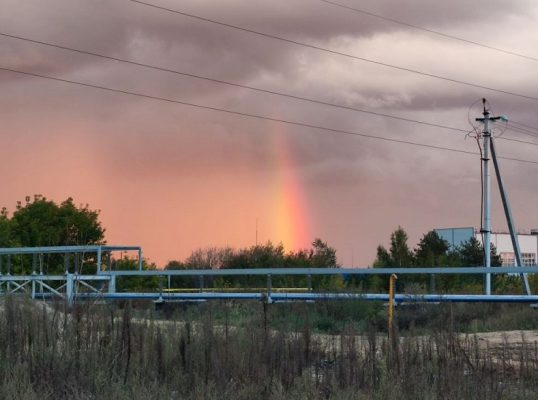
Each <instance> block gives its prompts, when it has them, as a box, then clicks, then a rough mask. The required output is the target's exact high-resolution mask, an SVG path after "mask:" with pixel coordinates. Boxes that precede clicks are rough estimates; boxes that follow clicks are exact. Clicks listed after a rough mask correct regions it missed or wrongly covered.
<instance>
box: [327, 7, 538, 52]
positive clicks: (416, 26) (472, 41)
mask: <svg viewBox="0 0 538 400" xmlns="http://www.w3.org/2000/svg"><path fill="white" fill-rule="evenodd" d="M319 1H321V2H322V3H326V4H330V5H333V6H336V7H340V8H344V9H346V10H350V11H354V12H357V13H360V14H364V15H368V16H370V17H374V18H378V19H382V20H384V21H389V22H393V23H395V24H398V25H403V26H407V27H409V28H413V29H417V30H420V31H424V32H428V33H433V34H434V35H438V36H442V37H444V38H448V39H452V40H457V41H460V42H464V43H468V44H472V45H475V46H479V47H483V48H486V49H489V50H494V51H498V52H500V53H504V54H509V55H511V56H515V57H520V58H524V59H526V60H531V61H536V62H538V58H536V57H532V56H529V55H526V54H521V53H516V52H514V51H510V50H506V49H501V48H500V47H495V46H490V45H488V44H484V43H480V42H476V41H474V40H469V39H465V38H462V37H458V36H454V35H449V34H447V33H443V32H439V31H436V30H433V29H429V28H424V27H423V26H419V25H414V24H410V23H409V22H404V21H400V20H397V19H394V18H390V17H385V16H383V15H380V14H375V13H373V12H370V11H366V10H363V9H359V8H355V7H351V6H346V5H345V4H340V3H336V2H334V1H330V0H319Z"/></svg>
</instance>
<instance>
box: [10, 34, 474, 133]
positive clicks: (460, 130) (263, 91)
mask: <svg viewBox="0 0 538 400" xmlns="http://www.w3.org/2000/svg"><path fill="white" fill-rule="evenodd" d="M0 36H4V37H8V38H12V39H17V40H22V41H26V42H30V43H35V44H40V45H44V46H49V47H54V48H57V49H61V50H68V51H73V52H76V53H79V54H85V55H90V56H94V57H100V58H103V59H107V60H112V61H117V62H121V63H126V64H131V65H136V66H138V67H143V68H149V69H154V70H158V71H162V72H168V73H172V74H177V75H182V76H186V77H189V78H195V79H201V80H205V81H210V82H214V83H219V84H222V85H228V86H234V87H238V88H242V89H248V90H253V91H256V92H260V93H266V94H271V95H275V96H282V97H287V98H290V99H295V100H301V101H306V102H310V103H315V104H320V105H325V106H329V107H334V108H340V109H344V110H349V111H356V112H360V113H364V114H371V115H376V116H378V117H385V118H391V119H396V120H400V121H405V122H411V123H415V124H420V125H427V126H432V127H435V128H442V129H448V130H452V131H456V132H463V133H467V130H466V129H461V128H455V127H452V126H446V125H442V124H436V123H432V122H426V121H419V120H416V119H412V118H405V117H399V116H396V115H391V114H386V113H381V112H377V111H371V110H364V109H360V108H355V107H350V106H344V105H341V104H335V103H331V102H327V101H323V100H318V99H312V98H308V97H302V96H298V95H293V94H288V93H282V92H277V91H276V90H269V89H263V88H258V87H254V86H250V85H244V84H241V83H235V82H229V81H224V80H222V79H216V78H211V77H207V76H202V75H198V74H192V73H188V72H183V71H178V70H175V69H169V68H165V67H159V66H157V65H151V64H145V63H141V62H137V61H133V60H127V59H124V58H119V57H112V56H107V55H104V54H100V53H95V52H92V51H88V50H82V49H77V48H73V47H67V46H63V45H59V44H55V43H50V42H44V41H41V40H36V39H30V38H27V37H23V36H16V35H12V34H8V33H4V32H0Z"/></svg>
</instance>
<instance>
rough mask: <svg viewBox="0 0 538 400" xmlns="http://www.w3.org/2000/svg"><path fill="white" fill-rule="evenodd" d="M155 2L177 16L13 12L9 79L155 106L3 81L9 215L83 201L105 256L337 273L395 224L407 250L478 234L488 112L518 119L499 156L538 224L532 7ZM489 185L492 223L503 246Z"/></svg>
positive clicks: (9, 16) (106, 8) (149, 10)
mask: <svg viewBox="0 0 538 400" xmlns="http://www.w3.org/2000/svg"><path fill="white" fill-rule="evenodd" d="M144 1H146V2H148V3H151V4H154V5H157V6H159V7H164V8H167V9H169V10H175V11H178V12H180V13H182V14H179V13H174V12H171V11H167V10H164V9H158V8H155V7H150V6H148V5H144V4H141V3H137V2H133V1H129V0H106V1H105V0H92V1H87V0H49V1H46V2H44V1H42V0H25V1H23V2H22V1H19V0H0V54H1V56H0V68H7V69H11V70H16V71H22V72H26V73H33V74H38V75H43V76H48V77H54V78H59V79H64V80H68V81H75V82H80V83H84V84H88V85H94V86H100V87H105V88H112V89H115V90H120V91H125V92H131V93H133V92H134V93H138V94H143V95H146V96H150V97H154V98H148V97H141V96H134V95H129V94H125V93H118V92H112V91H107V90H103V89H97V88H95V87H88V86H80V85H75V84H72V83H68V82H60V81H57V80H51V79H45V78H42V77H36V76H29V75H23V74H20V73H16V72H13V71H6V70H0V121H1V123H0V140H1V141H2V146H0V157H1V159H2V161H3V162H2V164H1V166H0V171H1V173H0V177H1V182H2V184H1V189H0V206H5V207H7V208H8V210H10V211H13V210H14V208H15V205H16V202H17V201H18V200H24V199H25V197H26V196H33V195H34V194H42V195H44V196H45V197H47V198H48V199H51V200H54V201H57V202H61V201H63V200H65V199H66V198H68V197H73V199H74V201H75V203H76V204H88V205H89V206H90V208H91V209H96V210H100V219H101V221H102V224H103V226H104V227H105V228H106V239H107V241H108V243H109V244H114V245H140V246H142V247H143V249H144V254H145V256H146V257H148V258H149V260H150V261H152V262H155V263H157V265H158V266H164V265H165V264H166V263H167V262H168V261H170V260H178V259H179V260H181V259H184V258H186V257H187V256H188V255H189V254H190V253H191V252H192V251H194V250H196V249H198V248H205V247H213V246H216V247H224V246H231V247H234V248H242V247H247V246H251V245H254V244H256V243H266V242H267V241H271V242H272V243H280V242H282V243H283V245H284V246H285V248H286V249H287V250H289V251H293V250H298V249H301V248H308V247H309V246H310V244H311V242H312V241H313V240H314V239H315V238H321V239H322V240H323V241H326V242H327V243H328V244H329V245H330V246H333V247H334V248H335V249H336V250H337V255H338V260H339V262H340V263H341V264H342V265H343V266H346V267H351V266H353V267H366V266H368V265H371V264H372V262H373V260H374V259H375V254H376V247H377V246H378V245H379V244H382V245H385V246H387V245H388V241H389V237H390V234H391V232H393V231H394V230H395V229H396V228H397V227H398V226H401V227H403V228H404V229H405V230H406V231H407V233H408V234H409V239H410V245H411V246H415V245H416V243H417V241H418V240H419V239H420V237H421V236H422V235H423V234H424V233H426V232H428V231H429V230H431V229H433V228H441V227H464V226H465V227H466V226H472V227H475V228H476V227H479V226H480V204H481V200H480V199H481V197H480V196H481V194H480V192H481V190H480V189H481V183H480V156H479V154H478V145H477V141H476V140H475V138H474V137H473V135H474V133H473V132H474V131H473V129H479V130H480V129H481V128H480V126H479V125H478V124H477V123H476V122H475V121H474V119H475V118H476V117H480V116H481V112H482V109H481V107H482V105H481V99H482V98H483V97H485V98H487V100H488V104H489V107H490V109H491V111H492V113H493V115H501V114H502V115H506V116H508V118H509V121H510V122H509V124H508V125H506V124H503V123H496V125H495V128H494V130H493V134H494V136H495V137H496V139H495V143H496V147H497V151H498V153H499V155H500V156H503V157H506V158H517V159H522V160H529V161H532V162H520V161H513V160H507V159H502V160H500V164H501V169H502V174H503V178H504V181H505V185H506V188H507V191H508V194H509V198H510V201H511V205H512V211H513V214H514V219H515V222H516V226H517V228H518V229H519V230H521V231H528V230H530V229H532V228H538V213H537V212H536V204H537V197H538V196H537V195H538V178H537V177H538V147H537V146H538V145H537V144H538V137H537V136H538V134H537V133H536V132H537V130H536V129H538V113H537V112H536V111H537V110H538V51H537V50H536V49H538V3H537V2H536V1H533V0H512V1H510V2H507V1H501V0H488V1H486V0H476V1H474V2H472V7H471V6H470V3H469V2H468V1H463V0H454V1H451V2H432V1H429V0H402V1H389V0H375V1H374V0H364V1H358V0H331V1H333V2H336V3H340V4H342V5H345V6H348V7H354V8H359V9H361V10H363V11H367V12H368V13H370V14H365V13H364V12H362V13H361V12H354V11H352V10H350V9H344V8H342V7H338V6H335V5H334V4H329V3H327V2H324V1H321V0H293V1H290V0H274V1H271V2H267V1H261V0H254V1H253V0H248V1H247V0H218V1H216V0H186V1H179V0H144ZM372 13H373V14H376V15H381V16H384V17H386V18H390V19H393V20H398V21H401V22H405V23H406V24H410V25H416V26H420V27H422V28H426V29H428V30H430V31H436V32H441V33H443V34H445V35H446V36H442V35H439V34H434V33H432V32H427V31H424V30H420V29H415V28H413V27H411V26H409V25H402V24H397V23H394V22H391V21H387V20H384V19H380V18H376V17H374V16H372V15H371V14H372ZM185 14H189V15H190V16H187V15H185ZM193 16H196V17H198V18H195V17H193ZM204 19H205V20H204ZM207 19H209V20H214V21H219V22H221V23H223V24H227V25H234V26H238V27H241V28H244V29H243V30H238V29H233V28H231V27H230V26H225V25H223V24H220V25H219V24H215V23H210V22H208V21H207ZM248 30H250V31H257V32H261V33H264V34H265V36H262V35H257V34H254V33H252V32H248ZM6 35H11V37H9V36H6ZM12 36H17V37H22V38H26V39H30V40H33V41H40V42H46V43H51V44H55V45H57V46H63V47H69V48H74V49H78V50H82V51H84V52H91V53H97V54H101V55H106V56H108V57H114V58H118V59H123V60H129V61H132V62H136V63H139V64H146V65H151V66H153V67H158V68H161V69H166V70H169V71H176V72H181V73H182V74H183V75H181V74H178V73H173V72H169V71H168V72H167V71H163V70H158V69H155V68H153V69H152V68H148V67H144V66H141V65H134V64H132V63H131V64H129V63H125V62H120V61H114V60H110V59H104V58H102V57H96V56H92V55H88V54H82V53H80V52H74V51H70V50H66V49H60V48H55V47H51V46H46V45H44V44H38V43H35V42H31V41H28V40H21V39H17V38H13V37H12ZM270 36H278V37H281V38H285V39H288V40H289V41H288V42H285V41H282V40H276V39H274V38H271V37H270ZM447 36H456V37H459V38H464V39H466V40H468V41H471V42H476V43H480V44H484V45H487V46H490V47H494V48H496V49H503V50H507V51H510V52H513V53H517V54H520V55H524V56H526V58H525V57H521V56H517V55H511V54H507V53H505V52H501V51H499V50H495V49H491V48H486V47H484V46H478V45H476V44H472V43H469V42H464V41H461V40H455V39H452V38H449V37H447ZM290 41H292V42H296V43H291V42H290ZM297 42H298V43H302V44H307V45H308V46H304V45H299V44H297ZM320 48H323V49H329V50H331V52H328V51H322V50H320ZM346 55H352V56H354V57H355V58H353V57H349V56H346ZM358 58H362V59H368V60H373V61H375V62H376V63H372V62H366V61H364V60H361V59H358ZM380 63H381V64H390V65H393V66H397V67H399V68H403V69H407V70H415V71H420V72H423V73H425V74H428V75H436V76H441V77H445V78H448V79H449V80H446V79H436V78H433V77H432V76H425V75H421V74H416V73H412V72H409V71H405V70H402V69H395V68H391V67H387V66H386V65H381V64H380ZM185 74H187V75H197V76H201V77H205V78H210V79H213V81H211V80H207V79H205V80H204V79H196V78H194V77H192V76H187V75H185ZM214 80H220V81H226V82H230V83H234V84H239V85H243V86H249V87H254V88H258V89H263V90H265V91H271V92H278V93H283V94H287V95H291V96H295V97H296V98H290V97H284V96H279V95H275V94H270V93H267V92H260V91H256V90H250V89H246V88H240V87H236V86H232V85H226V84H222V83H218V82H215V81H214ZM450 80H452V81H450ZM454 81H463V82H468V83H472V84H473V85H477V86H482V87H488V88H493V89H497V91H492V90H487V89H485V88H479V87H476V86H469V85H463V84H460V83H457V82H454ZM507 92H510V93H515V94H518V95H520V96H517V95H513V94H510V93H507ZM155 97H158V98H165V99H169V100H173V101H175V102H170V101H163V100H158V99H155ZM297 97H301V98H308V99H314V100H316V101H321V102H326V103H331V104H337V105H340V106H344V107H348V108H347V109H345V108H336V107H331V106H327V105H323V104H319V103H312V102H307V101H303V100H299V99H297ZM177 102H180V103H190V104H195V105H198V106H203V107H209V108H212V109H207V108H201V107H194V106H190V105H185V104H179V103H177ZM350 108H354V109H361V110H367V111H371V112H374V113H382V114H389V115H394V116H398V117H401V118H405V119H412V120H418V121H423V122H428V123H431V124H437V125H445V126H449V127H453V128H458V129H461V130H463V132H462V131H454V130H448V129H441V128H437V127H433V126H428V125H424V124H418V123H412V122H409V121H403V120H398V119H394V118H387V117H382V116H376V115H372V114H367V113H361V112H357V111H354V110H350ZM216 109H221V110H222V109H224V110H228V111H232V112H233V113H226V112H222V111H218V110H216ZM234 113H236V114H234ZM237 113H241V114H249V115H258V116H263V117H268V118H271V119H273V120H267V119H259V118H254V117H251V116H250V117H249V116H245V115H239V114H237ZM275 120H285V121H288V122H296V123H300V124H304V125H310V126H304V125H302V126H301V125H294V124H290V123H283V122H278V121H275ZM520 124H524V125H525V126H527V127H525V128H524V130H520V129H519V130H518V129H517V127H523V125H520ZM312 125H315V126H322V127H326V128H327V127H328V128H331V129H333V131H328V130H322V129H318V128H314V127H312ZM533 127H534V129H532V128H533ZM334 130H337V131H347V132H352V133H359V134H363V135H369V136H376V137H382V138H389V139H391V140H397V141H400V142H395V141H387V140H380V139H375V138H371V137H364V136H357V135H353V134H345V133H341V132H335V131H334ZM467 131H468V132H471V133H470V134H467V133H466V132H467ZM402 141H403V142H413V143H419V144H425V145H429V146H434V147H436V148H427V147H421V146H415V145H409V144H405V143H402ZM440 148H451V149H457V150H461V151H463V152H454V151H446V150H443V149H440ZM468 153H475V154H468ZM492 182H493V185H492V203H493V205H492V227H493V229H494V230H496V231H505V230H506V229H507V228H506V223H505V219H504V215H503V210H502V204H501V200H500V197H499V195H498V190H497V186H496V185H495V183H494V179H493V180H492Z"/></svg>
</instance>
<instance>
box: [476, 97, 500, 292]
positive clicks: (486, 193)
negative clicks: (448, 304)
mask: <svg viewBox="0 0 538 400" xmlns="http://www.w3.org/2000/svg"><path fill="white" fill-rule="evenodd" d="M482 103H483V105H484V111H483V113H482V115H483V116H484V117H483V118H476V120H477V121H479V122H482V123H483V124H484V130H483V131H482V229H481V230H480V233H482V235H483V236H482V237H483V240H482V242H483V243H482V245H483V246H484V267H486V268H491V208H490V206H491V189H490V175H491V174H490V172H489V148H490V141H491V131H490V129H489V121H492V120H496V119H499V117H494V118H491V117H490V116H489V110H488V109H487V108H486V99H482ZM485 292H486V294H488V295H489V294H491V274H490V273H488V274H486V288H485Z"/></svg>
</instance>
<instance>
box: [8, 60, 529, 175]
mask: <svg viewBox="0 0 538 400" xmlns="http://www.w3.org/2000/svg"><path fill="white" fill-rule="evenodd" d="M0 70H2V71H6V72H12V73H16V74H21V75H26V76H32V77H36V78H43V79H49V80H53V81H57V82H63V83H68V84H73V85H78V86H83V87H88V88H94V89H99V90H105V91H108V92H114V93H121V94H126V95H130V96H136V97H141V98H146V99H152V100H158V101H163V102H168V103H174V104H181V105H184V106H189V107H194V108H199V109H205V110H211V111H218V112H221V113H226V114H232V115H236V116H240V117H247V118H254V119H258V120H266V121H271V122H278V123H283V124H287V125H293V126H300V127H304V128H310V129H316V130H320V131H323V132H331V133H338V134H344V135H350V136H358V137H363V138H367V139H373V140H380V141H384V142H393V143H399V144H406V145H410V146H418V147H423V148H429V149H436V150H442V151H450V152H453V153H460V154H468V155H473V156H476V155H478V153H475V152H472V151H467V150H461V149H455V148H451V147H443V146H436V145H431V144H425V143H420V142H413V141H408V140H401V139H394V138H388V137H384V136H375V135H370V134H367V133H362V132H358V131H348V130H344V129H336V128H331V127H326V126H320V125H314V124H309V123H303V122H297V121H289V120H285V119H280V118H273V117H268V116H262V115H258V114H250V113H245V112H239V111H233V110H228V109H224V108H219V107H212V106H206V105H202V104H196V103H190V102H186V101H181V100H175V99H170V98H166V97H159V96H152V95H147V94H143V93H138V92H133V91H129V90H123V89H115V88H110V87H107V86H101V85H95V84H91V83H85V82H80V81H75V80H70V79H64V78H57V77H53V76H49V75H43V74H37V73H33V72H27V71H21V70H17V69H12V68H4V67H0ZM499 158H502V159H505V160H510V161H517V162H522V163H528V164H535V165H538V161H533V160H525V159H519V158H513V157H499Z"/></svg>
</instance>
